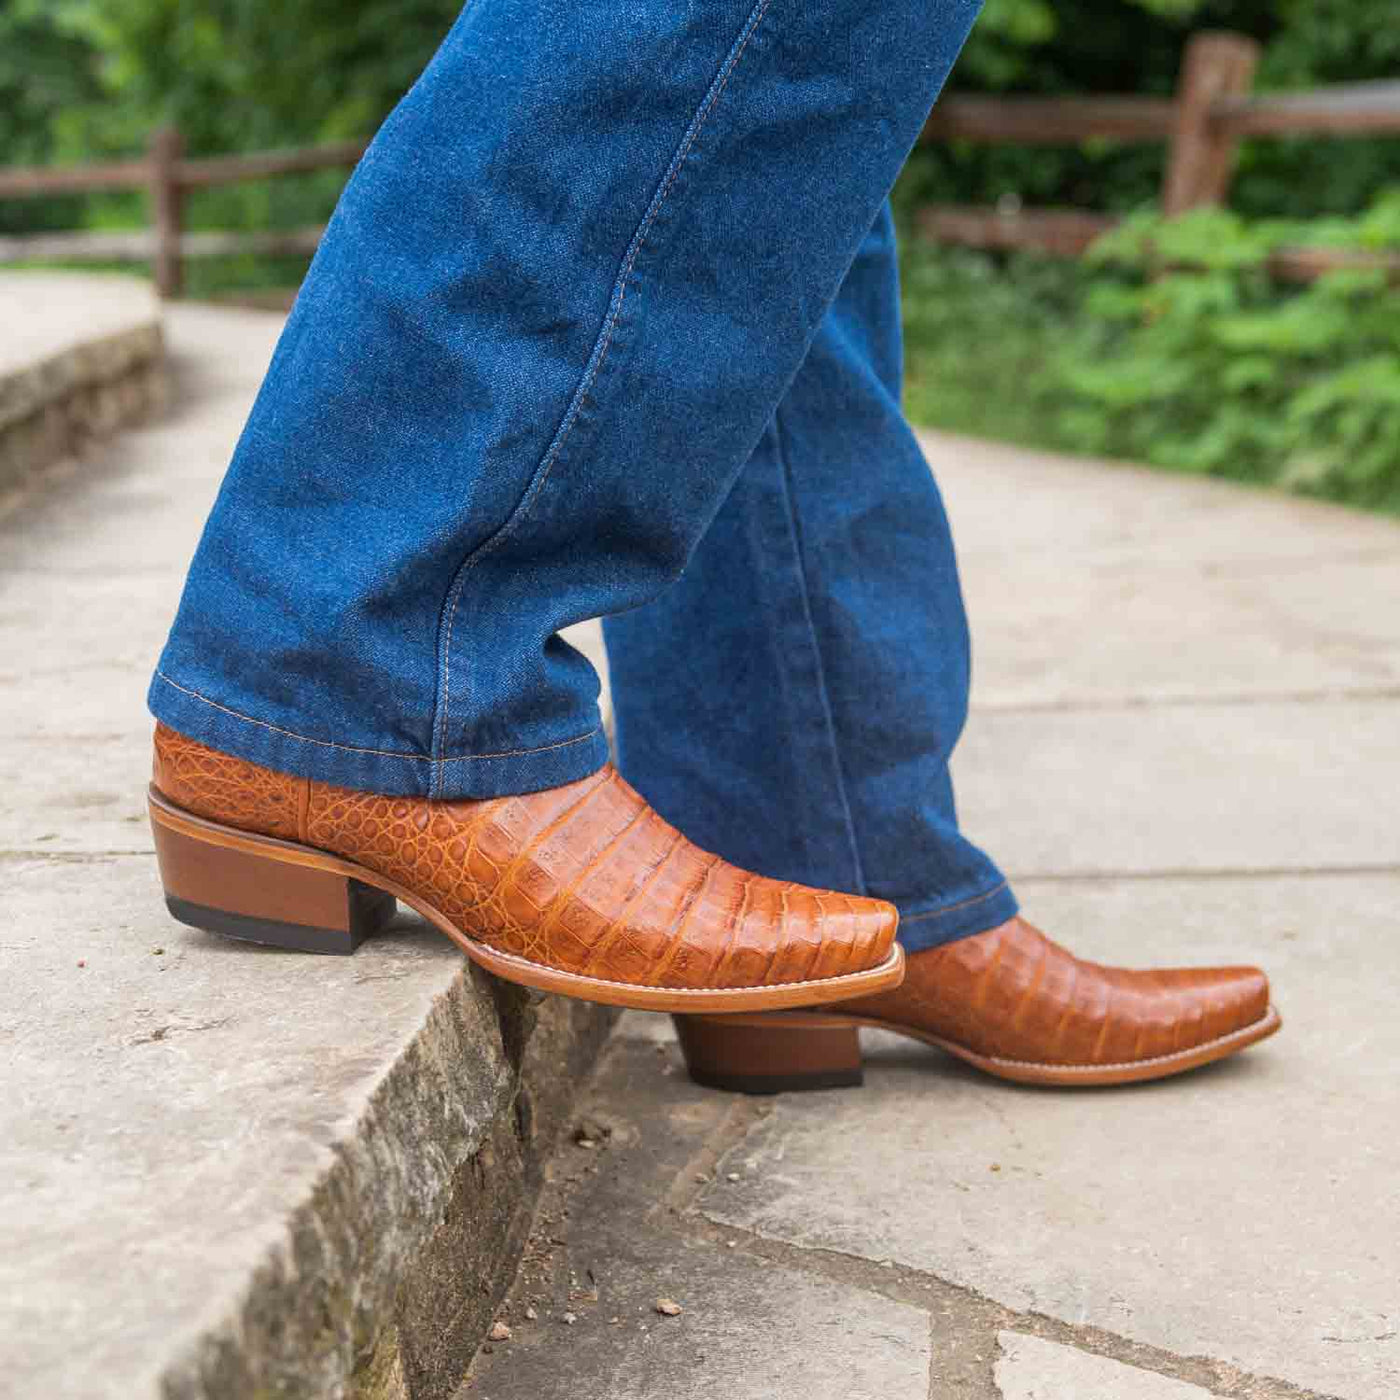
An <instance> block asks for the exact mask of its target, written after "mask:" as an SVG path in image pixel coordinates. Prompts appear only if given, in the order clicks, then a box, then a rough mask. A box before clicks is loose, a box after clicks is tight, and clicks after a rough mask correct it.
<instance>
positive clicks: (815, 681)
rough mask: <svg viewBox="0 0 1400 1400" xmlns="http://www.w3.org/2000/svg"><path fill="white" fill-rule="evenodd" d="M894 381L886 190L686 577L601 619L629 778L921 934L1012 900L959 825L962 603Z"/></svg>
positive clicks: (729, 853)
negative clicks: (881, 904) (893, 911)
mask: <svg viewBox="0 0 1400 1400" xmlns="http://www.w3.org/2000/svg"><path fill="white" fill-rule="evenodd" d="M901 377H902V364H901V337H900V324H899V283H898V268H897V263H896V254H895V237H894V228H893V221H892V218H891V216H890V212H889V209H888V207H886V208H885V209H884V210H883V211H882V212H881V214H880V216H879V217H878V218H877V220H876V222H875V224H874V226H873V227H872V228H871V230H870V232H869V233H868V234H867V236H866V238H865V240H864V241H863V243H862V244H861V248H860V252H859V253H858V255H857V257H856V259H855V261H854V263H853V264H852V266H851V269H850V271H849V273H848V274H847V276H846V279H845V281H844V283H843V284H842V287H841V291H840V294H839V295H838V296H837V298H836V300H835V301H834V302H833V304H832V306H831V308H830V310H829V311H828V312H827V314H826V316H825V318H824V319H823V321H822V323H821V326H820V327H819V329H818V331H817V334H816V337H815V338H814V340H813V342H812V346H811V349H810V350H809V352H808V354H807V357H806V359H805V360H804V361H803V362H802V368H801V369H800V370H799V371H798V373H797V376H796V378H795V379H794V380H793V382H792V385H791V387H790V388H789V389H788V392H787V393H786V395H785V396H784V397H783V400H782V403H781V404H780V405H779V407H778V410H777V412H776V414H775V415H774V417H773V418H772V420H771V421H770V422H769V423H768V425H767V427H766V428H765V430H764V433H763V437H762V440H761V441H760V442H759V444H758V447H757V448H756V449H755V451H754V453H753V455H752V457H751V458H750V459H749V461H748V463H747V464H746V465H745V467H744V470H743V471H742V472H741V473H740V475H739V478H738V480H737V482H736V483H735V485H734V488H733V490H731V491H730V493H729V496H728V498H727V499H726V500H725V503H724V505H723V506H722V507H721V509H720V511H719V514H718V516H717V517H716V519H715V521H714V523H713V524H712V525H711V527H710V529H709V530H708V531H707V532H706V534H705V536H704V538H703V540H702V541H701V543H700V545H699V548H698V549H697V550H696V551H695V553H694V555H693V556H692V558H691V561H690V563H689V565H688V566H687V568H686V571H685V574H684V575H683V576H682V578H681V579H680V581H679V582H678V583H677V584H676V585H675V586H674V587H672V588H670V589H668V590H667V591H666V592H665V593H663V594H662V595H661V597H659V598H658V599H657V600H656V601H655V602H652V603H649V604H648V605H647V606H646V607H643V608H639V609H637V610H635V611H632V612H629V613H626V614H623V615H621V616H617V617H612V618H609V619H607V620H606V622H605V623H604V631H605V636H606V639H607V646H608V658H609V672H610V676H611V683H612V694H613V702H614V707H615V710H616V717H617V742H618V759H619V766H620V767H621V769H622V772H623V774H624V775H625V776H626V777H627V778H628V780H629V781H631V782H632V783H634V784H635V785H636V786H637V787H638V788H639V789H640V791H641V792H642V793H643V794H644V795H645V796H646V797H647V799H648V800H649V801H650V802H651V803H652V804H653V805H654V806H655V807H656V808H657V810H658V811H660V812H661V813H662V814H663V815H665V816H666V817H668V818H669V819H670V820H672V821H676V822H680V823H681V824H682V825H683V826H684V827H685V828H686V830H687V832H689V833H690V834H691V835H692V837H693V838H694V839H695V840H697V841H699V842H700V844H701V845H705V846H708V847H710V848H711V849H713V850H716V851H718V852H720V854H721V855H723V856H725V857H726V859H729V860H732V861H735V862H737V863H738V864H740V865H744V866H746V867H747V868H749V869H751V870H759V871H762V872H763V873H764V874H765V875H771V876H777V877H780V878H785V879H792V880H801V881H804V882H806V883H809V884H812V883H816V884H831V885H834V886H836V887H839V888H843V889H852V890H860V891H862V892H864V893H869V894H875V895H878V896H879V897H880V898H883V899H888V900H890V901H892V902H893V903H894V904H896V905H897V906H898V908H899V911H900V941H901V943H903V944H904V947H905V949H906V951H909V952H914V951H916V950H918V949H921V948H927V947H931V946H934V945H935V944H938V943H943V942H947V941H948V940H950V939H954V938H960V937H964V936H966V935H968V934H973V933H980V932H981V931H983V930H984V929H989V928H993V927H995V926H996V925H997V924H1000V923H1003V922H1005V921H1006V920H1007V919H1009V918H1011V917H1012V915H1014V914H1015V913H1016V901H1015V898H1014V896H1013V895H1012V893H1011V890H1010V888H1009V887H1008V885H1007V882H1006V880H1005V878H1004V877H1003V876H1002V874H1001V872H1000V871H999V870H998V869H997V868H996V866H995V865H993V863H992V862H991V861H990V860H989V859H988V858H987V857H986V856H985V855H984V854H983V853H982V852H981V851H979V850H978V849H977V848H976V847H975V846H973V845H972V844H971V843H970V842H969V841H968V840H967V838H966V837H964V836H963V835H962V834H961V832H960V831H959V830H958V822H957V815H956V811H955V808H954V803H953V788H952V782H951V779H950V777H949V773H948V760H949V758H950V756H951V754H952V751H953V746H954V745H955V743H956V742H957V739H958V735H959V734H960V733H961V731H962V727H963V721H964V719H965V717H966V713H967V691H968V635H967V620H966V617H965V616H964V612H963V602H962V594H961V590H960V588H959V585H958V575H957V565H956V562H955V560H954V556H953V541H952V537H951V534H950V532H949V528H948V521H947V517H946V516H945V514H944V511H943V504H942V501H941V500H940V498H939V494H938V490H937V487H936V486H935V485H934V481H933V477H932V475H931V474H930V472H929V468H928V464H927V463H926V462H925V460H924V456H923V453H922V452H921V450H920V448H919V445H918V442H917V441H916V440H915V438H914V435H913V433H912V431H911V430H910V428H909V425H908V424H907V423H906V421H905V419H904V416H903V414H902V413H901V411H900V390H901Z"/></svg>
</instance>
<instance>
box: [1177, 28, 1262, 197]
mask: <svg viewBox="0 0 1400 1400" xmlns="http://www.w3.org/2000/svg"><path fill="white" fill-rule="evenodd" d="M1258 61H1259V45H1258V44H1257V43H1256V42H1255V41H1254V40H1253V39H1248V38H1246V37H1245V36H1244V35H1243V34H1225V33H1211V32H1205V33H1201V34H1193V35H1192V36H1191V38H1190V40H1189V41H1188V43H1187V45H1186V51H1185V53H1184V54H1183V56H1182V60H1181V76H1180V78H1179V79H1178V82H1177V94H1176V115H1175V119H1174V121H1173V123H1172V135H1171V144H1170V146H1169V147H1168V150H1167V173H1166V178H1165V179H1164V180H1163V183H1162V212H1163V213H1165V214H1167V215H1169V216H1170V215H1173V214H1181V213H1184V212H1185V211H1186V210H1187V209H1197V208H1199V207H1200V206H1202V205H1205V204H1223V203H1224V201H1225V197H1226V195H1227V194H1228V193H1229V189H1230V176H1231V174H1232V173H1233V170H1234V164H1235V148H1236V146H1237V144H1238V138H1237V137H1236V136H1234V135H1233V134H1232V133H1231V132H1230V130H1229V128H1228V127H1225V126H1223V125H1221V124H1220V123H1219V122H1216V121H1213V120H1212V119H1211V107H1212V106H1213V105H1214V104H1215V103H1216V102H1217V101H1218V100H1219V99H1220V98H1222V97H1240V96H1243V95H1244V94H1245V93H1247V92H1248V91H1249V86H1250V83H1251V82H1252V81H1253V78H1254V68H1255V65H1256V64H1257V63H1258Z"/></svg>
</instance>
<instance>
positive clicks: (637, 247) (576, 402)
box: [430, 0, 773, 789]
mask: <svg viewBox="0 0 1400 1400" xmlns="http://www.w3.org/2000/svg"><path fill="white" fill-rule="evenodd" d="M772 3H773V0H757V3H756V4H755V5H754V7H753V9H752V10H751V11H750V12H749V16H748V19H747V20H746V21H745V22H744V27H743V28H742V29H741V30H740V31H739V36H738V38H737V39H735V41H734V43H733V44H732V45H731V46H730V50H729V53H728V54H727V55H726V56H725V59H724V62H723V63H722V64H721V65H720V70H719V72H718V73H717V74H716V75H715V77H714V79H713V80H712V81H711V83H710V86H709V89H708V90H707V91H706V94H705V97H704V99H703V100H702V101H701V104H700V107H699V109H698V110H697V111H696V113H695V115H694V116H693V117H692V118H691V120H690V125H689V127H688V128H687V129H686V132H685V134H684V136H683V137H682V138H681V144H680V145H679V146H678V147H677V149H676V151H675V152H674V153H673V155H672V156H671V163H670V165H669V166H668V167H667V170H666V172H665V175H664V177H663V180H664V182H663V184H662V185H661V187H660V188H659V189H658V190H657V191H656V192H655V193H654V194H653V195H652V198H651V202H650V203H649V204H648V205H647V208H646V211H645V213H644V214H643V215H642V221H641V223H640V224H639V225H638V226H637V230H636V232H635V233H634V234H633V235H632V241H631V242H630V243H629V244H628V246H627V250H626V252H625V253H624V255H623V261H622V266H621V268H620V269H619V271H618V275H617V278H616V280H615V281H614V283H613V290H612V295H611V296H610V297H609V299H608V310H607V314H606V316H605V317H604V321H603V326H602V328H601V329H600V331H599V333H598V338H597V340H596V341H595V342H594V346H593V349H592V351H591V352H590V354H589V357H588V361H587V363H586V364H585V365H584V369H583V377H582V378H581V379H580V381H579V383H578V386H577V387H576V388H575V390H574V393H573V397H572V398H571V399H570V401H569V405H568V407H567V409H566V410H565V412H564V418H563V421H562V422H561V423H560V425H559V427H558V429H557V430H556V432H555V434H554V438H553V440H552V441H551V442H550V444H549V445H548V447H546V448H545V455H544V457H543V458H542V459H541V460H540V462H539V463H538V464H537V466H536V467H535V471H534V475H533V477H532V479H531V481H530V482H529V484H528V485H527V486H526V489H525V494H524V496H523V497H521V499H520V501H519V502H518V503H517V505H516V507H515V509H514V510H513V511H512V512H511V514H510V516H509V517H508V518H507V520H506V521H505V523H504V524H503V525H502V526H501V528H500V529H499V530H497V531H496V533H495V534H494V535H492V536H491V537H490V539H488V540H486V541H485V542H484V543H483V544H481V545H480V546H479V547H478V548H477V549H475V550H473V551H472V553H471V554H469V555H468V556H467V557H466V559H464V560H463V561H462V563H461V565H460V566H459V568H458V570H457V574H456V577H455V578H454V579H453V581H452V584H451V586H450V587H449V589H448V593H447V597H446V599H445V600H444V602H443V612H444V614H445V616H446V619H447V626H446V635H445V638H444V640H443V643H442V658H441V662H440V665H439V668H438V675H439V686H440V690H439V695H438V710H437V717H436V720H435V722H434V726H433V751H432V756H431V759H430V761H431V762H434V763H442V762H443V761H444V759H443V758H442V757H441V752H440V751H441V749H442V746H443V741H444V739H445V737H446V734H447V719H448V711H449V709H450V705H451V695H450V682H451V670H452V661H451V658H452V633H453V629H454V626H455V624H456V619H457V604H458V602H459V601H460V599H461V595H462V589H463V587H464V585H465V582H466V578H467V575H468V573H469V572H470V571H471V569H472V568H474V567H475V566H476V564H477V563H479V562H480V561H481V560H482V559H484V558H486V556H487V555H489V554H490V553H491V552H492V551H493V550H494V549H496V547H497V546H498V545H500V544H501V543H502V542H503V541H504V540H506V539H507V538H508V537H509V536H510V535H511V534H512V533H513V532H514V530H515V529H516V527H517V526H518V525H519V524H520V522H521V521H522V520H523V519H524V518H525V516H526V515H527V514H528V513H529V510H530V508H531V506H532V505H533V504H534V502H535V501H536V499H538V497H539V494H540V492H541V491H542V490H543V489H544V485H545V482H546V481H548V480H549V475H550V473H551V471H553V469H554V465H555V463H556V462H557V461H558V460H559V456H560V453H561V452H562V451H563V448H564V444H565V442H566V441H567V440H568V437H569V434H570V433H571V432H572V431H573V427H574V424H575V423H577V422H578V418H579V414H580V412H581V410H582V408H583V403H584V400H585V399H586V398H587V395H588V390H589V389H590V387H591V386H592V385H593V383H594V382H595V381H596V379H597V378H598V373H599V371H600V370H601V369H602V365H603V360H604V358H605V357H606V355H607V353H608V348H609V346H610V345H611V343H612V338H613V332H614V331H615V330H616V329H617V324H618V321H619V320H620V319H621V316H622V307H623V303H624V301H625V300H626V297H627V284H628V282H629V281H630V280H631V277H632V272H633V269H634V268H635V267H636V264H637V259H638V257H640V255H641V252H642V248H643V247H644V246H645V244H646V239H647V235H648V234H649V233H650V232H651V228H652V225H653V224H654V223H655V222H656V218H657V215H658V214H659V213H660V212H661V206H662V204H663V203H665V200H666V197H667V195H669V194H670V192H671V188H672V186H673V185H674V184H675V183H676V181H677V179H679V178H680V173H681V170H682V168H683V167H684V165H685V162H686V160H687V158H688V157H689V155H690V152H691V149H692V148H693V147H694V145H695V142H696V140H697V139H698V138H699V135H700V132H701V131H702V130H703V129H704V126H705V123H706V122H707V121H708V120H709V117H710V113H711V112H712V111H713V110H714V108H715V106H716V105H717V104H718V102H719V99H720V96H721V95H722V94H723V92H724V89H725V88H726V87H727V86H728V84H729V79H730V77H731V76H732V75H733V73H734V70H735V68H737V67H738V64H739V60H740V58H742V57H743V54H744V50H745V49H746V48H747V47H748V44H749V40H750V39H751V38H752V37H753V35H754V32H755V31H756V30H757V28H758V26H759V24H760V23H761V22H762V20H763V17H764V15H765V14H767V12H768V9H769V7H770V6H771V4H772ZM439 633H440V634H441V633H442V626H441V623H440V624H439ZM594 732H595V733H596V732H597V731H596V730H595V731H594ZM440 785H441V784H440V770H439V771H437V772H435V773H434V775H433V779H432V786H433V788H434V789H436V788H438V787H440Z"/></svg>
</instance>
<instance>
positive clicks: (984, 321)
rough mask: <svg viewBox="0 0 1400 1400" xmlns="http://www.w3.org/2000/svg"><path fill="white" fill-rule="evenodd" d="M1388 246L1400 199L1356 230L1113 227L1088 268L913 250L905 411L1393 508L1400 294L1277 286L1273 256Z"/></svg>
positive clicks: (1355, 280) (1347, 279) (1214, 216)
mask: <svg viewBox="0 0 1400 1400" xmlns="http://www.w3.org/2000/svg"><path fill="white" fill-rule="evenodd" d="M1318 245H1325V246H1330V247H1335V248H1343V249H1351V250H1354V251H1355V252H1356V253H1358V254H1362V255H1364V254H1369V253H1379V252H1391V251H1400V191H1397V192H1396V193H1394V194H1391V195H1389V196H1387V197H1385V198H1383V199H1381V200H1380V201H1378V202H1377V203H1376V204H1375V205H1374V206H1373V207H1372V209H1371V210H1370V211H1369V212H1367V213H1366V214H1364V215H1361V216H1359V217H1357V218H1355V219H1327V220H1316V221H1312V222H1297V221H1273V222H1267V223H1256V224H1252V223H1249V222H1246V221H1245V220H1242V219H1241V218H1240V217H1239V216H1238V215H1236V214H1232V213H1228V212H1225V211H1222V210H1202V211H1199V212H1197V213H1194V214H1190V215H1187V216H1186V217H1184V218H1180V219H1176V220H1171V221H1167V220H1163V219H1161V218H1159V217H1157V216H1155V215H1138V216H1134V217H1133V218H1130V219H1128V220H1126V221H1125V222H1124V223H1123V224H1122V225H1121V226H1120V227H1119V228H1118V229H1116V230H1115V231H1114V232H1113V233H1111V234H1109V235H1107V236H1105V237H1104V238H1102V239H1101V240H1099V242H1098V243H1097V244H1096V245H1095V247H1094V248H1093V249H1092V250H1091V252H1090V254H1089V256H1088V257H1087V258H1086V259H1085V260H1084V263H1083V264H1082V265H1075V264H1062V265H1059V266H1058V267H1056V266H1055V265H1052V264H1050V263H1049V261H1048V260H1045V259H1038V258H1033V257H1028V256H1024V255H1023V256H1020V257H1017V258H1013V259H1011V260H1009V261H1006V262H1005V263H1004V264H1001V265H998V261H997V260H996V259H994V258H992V257H990V256H988V255H986V254H969V253H966V252H964V251H962V250H951V249H931V248H929V247H927V246H926V245H924V246H919V245H911V247H910V248H909V250H908V254H907V267H906V272H905V309H906V320H907V326H908V329H907V342H908V356H909V385H908V393H907V407H908V410H909V412H910V415H911V417H914V418H915V419H916V421H922V422H925V423H929V424H931V425H935V426H939V427H944V428H949V429H952V430H955V431H962V432H973V433H980V434H984V435H987V436H992V437H1001V438H1005V439H1010V440H1013V441H1018V442H1026V443H1036V444H1040V445H1044V446H1050V447H1058V448H1062V449H1065V450H1069V451H1077V452H1091V453H1096V454H1107V455H1113V456H1121V457H1129V458H1134V459H1137V460H1140V461H1146V462H1150V463H1153V464H1155V465H1158V466H1162V467H1168V468H1172V469H1175V470H1180V471H1190V472H1200V473H1208V474H1211V475H1216V476H1224V477H1231V478H1234V479H1236V480H1244V481H1254V482H1260V483H1268V484H1273V485H1277V486H1280V487H1283V488H1285V489H1288V490H1292V491H1298V492H1303V493H1307V494H1312V495H1318V496H1324V497H1327V498H1329V499H1333V500H1340V501H1347V502H1351V503H1353V504H1357V505H1362V506H1368V507H1372V508H1377V509H1383V510H1390V511H1397V512H1400V288H1397V287H1396V285H1394V281H1393V279H1392V278H1391V277H1390V276H1388V274H1387V273H1386V271H1384V270H1383V269H1381V268H1379V267H1369V268H1368V267H1364V266H1361V267H1355V268H1348V269H1346V270H1342V271H1335V272H1331V273H1328V274H1327V275H1325V276H1323V277H1321V278H1319V279H1318V280H1317V281H1315V282H1312V283H1309V284H1304V285H1298V284H1289V283H1285V282H1280V281H1278V280H1276V279H1275V278H1274V277H1273V276H1272V275H1271V273H1270V270H1269V261H1270V258H1271V256H1272V255H1273V254H1274V253H1276V252H1277V251H1278V250H1279V249H1283V248H1288V247H1292V246H1318Z"/></svg>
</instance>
